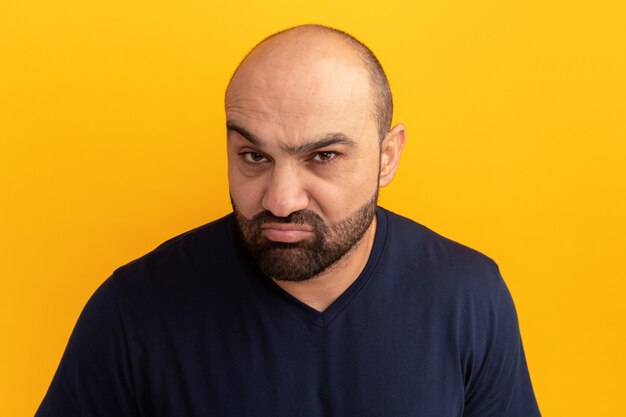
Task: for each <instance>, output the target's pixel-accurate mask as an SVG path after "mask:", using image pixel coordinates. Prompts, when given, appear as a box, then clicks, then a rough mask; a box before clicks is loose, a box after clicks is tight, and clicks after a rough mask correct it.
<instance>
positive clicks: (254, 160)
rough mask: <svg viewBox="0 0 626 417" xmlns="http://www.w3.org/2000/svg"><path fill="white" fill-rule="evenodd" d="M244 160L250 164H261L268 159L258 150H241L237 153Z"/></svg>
mask: <svg viewBox="0 0 626 417" xmlns="http://www.w3.org/2000/svg"><path fill="white" fill-rule="evenodd" d="M239 155H241V157H242V158H243V160H244V161H245V162H248V163H250V164H262V163H263V162H268V159H267V158H266V157H265V156H263V154H260V153H258V152H251V151H246V152H241V153H239Z"/></svg>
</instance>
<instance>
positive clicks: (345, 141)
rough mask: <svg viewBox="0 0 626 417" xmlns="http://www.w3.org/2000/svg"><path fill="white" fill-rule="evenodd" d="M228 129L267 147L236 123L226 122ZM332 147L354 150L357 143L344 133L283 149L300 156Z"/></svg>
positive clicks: (330, 134) (251, 141)
mask: <svg viewBox="0 0 626 417" xmlns="http://www.w3.org/2000/svg"><path fill="white" fill-rule="evenodd" d="M226 129H227V130H228V132H237V133H238V134H239V135H240V136H241V137H243V138H244V139H246V140H247V141H248V142H250V143H252V144H253V145H256V146H259V147H262V146H265V145H264V142H263V140H261V139H259V138H258V137H257V136H255V135H254V134H253V133H251V132H250V131H248V130H246V129H245V128H243V127H241V126H239V125H237V124H236V123H233V122H231V121H229V122H226ZM330 145H346V146H348V147H350V148H353V147H354V146H355V145H356V142H355V141H354V139H352V138H350V137H349V136H347V135H345V134H343V133H329V134H327V135H324V136H322V137H321V138H319V139H313V140H311V141H308V142H305V143H303V144H301V145H297V146H282V148H283V149H284V150H285V151H287V152H288V153H291V154H298V153H306V152H312V151H315V150H318V149H321V148H324V147H326V146H330Z"/></svg>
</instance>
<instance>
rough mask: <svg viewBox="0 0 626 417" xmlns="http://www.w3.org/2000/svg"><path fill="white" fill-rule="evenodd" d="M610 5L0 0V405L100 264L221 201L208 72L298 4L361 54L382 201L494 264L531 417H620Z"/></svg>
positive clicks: (620, 188) (620, 13) (40, 359)
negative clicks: (385, 166) (384, 93)
mask: <svg viewBox="0 0 626 417" xmlns="http://www.w3.org/2000/svg"><path fill="white" fill-rule="evenodd" d="M338 3H340V4H338ZM625 4H626V3H625V2H623V1H622V0H604V1H603V0H594V1H591V0H589V1H587V2H583V1H579V0H573V1H572V0H570V1H565V0H531V1H525V2H513V1H485V0H477V1H471V2H469V1H461V0H449V1H393V0H391V1H387V2H372V3H371V4H366V5H365V6H364V3H363V2H362V1H355V0H350V1H344V2H336V1H330V0H318V1H316V2H294V1H286V0H268V1H265V2H263V3H261V2H256V1H236V2H235V1H233V2H226V1H220V2H217V1H207V0H205V1H200V0H189V1H185V2H165V1H154V0H153V1H148V0H135V1H126V0H109V1H106V2H105V1H99V2H96V1H78V0H56V1H52V0H49V1H34V0H21V1H7V2H2V4H1V5H0V141H1V142H0V143H1V146H0V181H1V182H0V187H1V188H0V190H1V191H0V210H1V215H0V230H1V233H2V235H1V239H0V256H1V257H2V260H1V263H0V265H1V266H0V268H1V269H0V270H1V273H0V320H1V322H0V324H1V330H0V338H1V340H0V350H1V354H0V415H2V416H7V417H13V416H29V415H32V414H33V413H34V411H35V409H36V407H37V405H38V404H39V402H40V401H41V399H42V397H43V395H44V393H45V391H46V389H47V387H48V384H49V383H50V380H51V378H52V375H53V372H54V370H55V369H56V366H57V365H58V362H59V359H60V357H61V354H62V352H63V349H64V347H65V344H66V342H67V338H68V337H69V334H70V332H71V329H72V328H73V325H74V322H75V320H76V318H77V316H78V314H79V312H80V311H81V309H82V307H83V305H84V303H85V302H86V300H87V298H88V297H89V295H90V294H91V293H92V292H93V291H94V289H95V288H96V287H97V286H98V285H99V283H101V282H102V281H103V280H104V279H105V278H106V277H107V276H108V275H109V274H110V273H111V271H112V270H113V269H115V268H116V267H117V266H119V265H121V264H123V263H125V262H128V261H130V260H131V259H133V258H135V257H138V256H140V255H142V254H143V253H145V252H147V251H149V250H151V249H152V248H154V247H155V246H156V245H157V244H159V243H160V242H162V241H163V240H165V239H167V238H168V237H171V236H173V235H174V234H177V233H180V232H183V231H185V230H187V229H190V228H192V227H194V226H197V225H200V224H203V223H206V222H208V221H209V220H211V219H214V218H216V217H217V216H220V215H222V214H224V213H226V212H228V211H229V208H230V205H229V201H228V192H227V191H228V189H227V185H226V166H225V144H224V136H225V132H224V118H223V112H222V108H221V103H222V94H223V91H224V87H225V85H226V83H227V81H228V78H229V76H230V74H231V71H233V69H234V67H235V66H236V64H237V63H238V61H239V59H240V58H241V57H242V56H243V55H244V54H245V52H247V50H248V49H249V48H250V47H251V46H252V45H254V44H255V43H256V42H257V41H258V40H260V39H261V38H263V37H264V36H266V35H268V34H269V33H272V32H274V31H276V30H279V29H282V28H284V27H287V26H292V25H294V24H298V23H305V22H319V23H324V24H329V25H334V26H337V27H340V28H343V29H345V30H348V31H349V32H352V33H353V34H355V35H356V36H357V37H359V38H361V39H362V40H363V41H364V42H365V43H367V44H368V45H370V46H371V47H372V49H373V50H374V51H375V52H377V54H378V55H379V58H380V59H381V61H382V62H383V64H384V66H385V68H386V69H387V72H388V74H389V78H390V80H391V83H392V88H393V90H394V93H395V99H396V108H397V112H396V116H395V119H396V120H397V121H402V122H404V123H405V124H406V126H407V127H408V129H409V140H408V144H407V147H406V149H405V153H404V156H403V160H402V162H401V165H400V170H399V173H398V177H397V178H396V181H395V182H394V183H393V184H392V185H391V186H390V187H389V188H387V189H385V190H384V191H383V193H382V197H381V202H382V204H383V205H384V206H386V207H387V208H390V209H392V210H393V211H396V212H399V213H402V214H405V215H407V216H409V217H412V218H414V219H416V220H418V221H420V222H422V223H424V224H425V225H427V226H429V227H431V228H433V229H435V230H437V231H439V232H440V233H443V234H445V235H447V236H449V237H451V238H453V239H455V240H459V241H461V242H463V243H465V244H468V245H470V246H473V247H475V248H477V249H479V250H481V251H483V252H485V253H487V254H488V255H490V256H492V257H493V258H495V259H496V260H497V261H498V262H499V264H500V266H501V269H502V272H503V274H504V277H505V279H506V281H507V282H508V284H509V287H510V289H511V292H512V293H513V295H514V297H515V300H516V304H517V308H518V313H519V316H520V323H521V329H522V335H523V338H524V342H525V347H526V352H527V357H528V362H529V365H530V370H531V374H532V377H533V382H534V386H535V390H536V394H537V397H538V400H539V403H540V406H541V408H542V411H543V413H544V415H546V416H554V417H558V416H567V417H575V416H585V417H588V416H603V417H609V416H618V415H623V412H624V411H623V410H624V404H623V395H624V392H625V383H624V375H626V359H625V358H626V355H625V354H624V351H625V350H626V336H625V335H626V329H625V321H626V320H625V319H626V307H624V304H625V303H624V296H625V295H626V294H625V293H626V291H625V290H626V286H625V281H626V267H625V266H624V265H625V264H624V260H623V257H624V255H625V254H626V243H625V238H624V236H625V235H626V224H625V220H624V215H625V213H626V201H625V200H626V190H625V183H626V181H625V180H626V168H625V167H626V144H625V141H626V123H625V121H624V119H625V116H626V105H625V98H626V81H625V80H626V46H625V45H626V30H625V28H626V24H625V23H624V22H626V6H625Z"/></svg>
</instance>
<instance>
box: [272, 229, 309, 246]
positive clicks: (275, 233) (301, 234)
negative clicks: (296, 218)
mask: <svg viewBox="0 0 626 417" xmlns="http://www.w3.org/2000/svg"><path fill="white" fill-rule="evenodd" d="M312 234H313V232H309V231H307V230H280V229H272V228H267V229H263V236H265V237H266V238H267V239H269V240H271V241H273V242H286V243H291V242H299V241H301V240H303V239H306V238H308V237H310V236H311V235H312Z"/></svg>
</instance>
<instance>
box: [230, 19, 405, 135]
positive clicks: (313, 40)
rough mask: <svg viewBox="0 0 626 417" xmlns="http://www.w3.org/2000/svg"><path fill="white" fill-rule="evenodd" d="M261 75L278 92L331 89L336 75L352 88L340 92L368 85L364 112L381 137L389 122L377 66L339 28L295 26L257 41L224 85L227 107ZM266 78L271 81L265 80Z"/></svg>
mask: <svg viewBox="0 0 626 417" xmlns="http://www.w3.org/2000/svg"><path fill="white" fill-rule="evenodd" d="M261 77H265V83H266V84H265V85H264V87H266V91H267V87H270V89H269V90H270V91H275V92H277V94H278V93H279V91H280V89H281V88H282V89H287V88H290V87H292V88H299V89H307V90H310V93H312V94H320V93H323V90H324V88H325V87H327V88H333V89H335V90H336V89H337V88H338V86H337V81H338V80H343V82H341V83H340V84H342V85H346V84H347V83H350V82H352V83H353V84H355V86H354V88H352V89H346V91H345V93H346V94H352V95H354V94H355V92H354V90H355V88H356V87H359V88H363V89H367V103H368V106H369V111H370V114H371V116H373V119H374V121H375V123H376V128H377V132H378V136H379V138H380V140H382V139H383V138H384V137H385V135H386V134H387V132H388V131H389V128H390V126H391V118H392V114H393V102H392V97H391V90H390V88H389V83H388V80H387V77H386V75H385V73H384V71H383V69H382V66H381V65H380V63H379V61H378V59H377V58H376V56H375V55H374V54H373V53H372V51H371V50H370V49H369V48H367V47H366V46H365V45H364V44H362V43H361V42H360V41H358V40H357V39H356V38H354V37H353V36H351V35H349V34H347V33H345V32H342V31H340V30H337V29H333V28H329V27H326V26H320V25H303V26H296V27H294V28H291V29H287V30H284V31H282V32H278V33H276V34H273V35H271V36H269V37H268V38H266V39H265V40H263V41H262V42H260V43H259V44H258V45H257V46H255V47H254V48H253V49H252V51H250V53H249V54H248V55H247V56H246V57H245V58H244V60H243V61H242V62H241V63H240V64H239V67H238V68H237V70H236V71H235V73H234V75H233V77H232V79H231V81H230V83H229V85H228V88H227V90H226V106H227V108H228V106H229V102H232V101H234V100H236V98H237V96H238V93H239V90H240V89H241V88H246V89H249V88H250V87H251V86H254V85H255V84H254V83H255V82H257V83H258V82H259V80H260V78H261ZM271 77H273V81H274V82H275V83H276V85H275V86H268V85H267V82H268V81H269V80H270V78H271ZM324 77H326V78H328V80H325V79H323V78H324ZM306 81H310V82H308V83H307V82H306ZM325 81H327V83H325ZM339 88H341V87H339ZM304 93H307V91H304Z"/></svg>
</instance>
